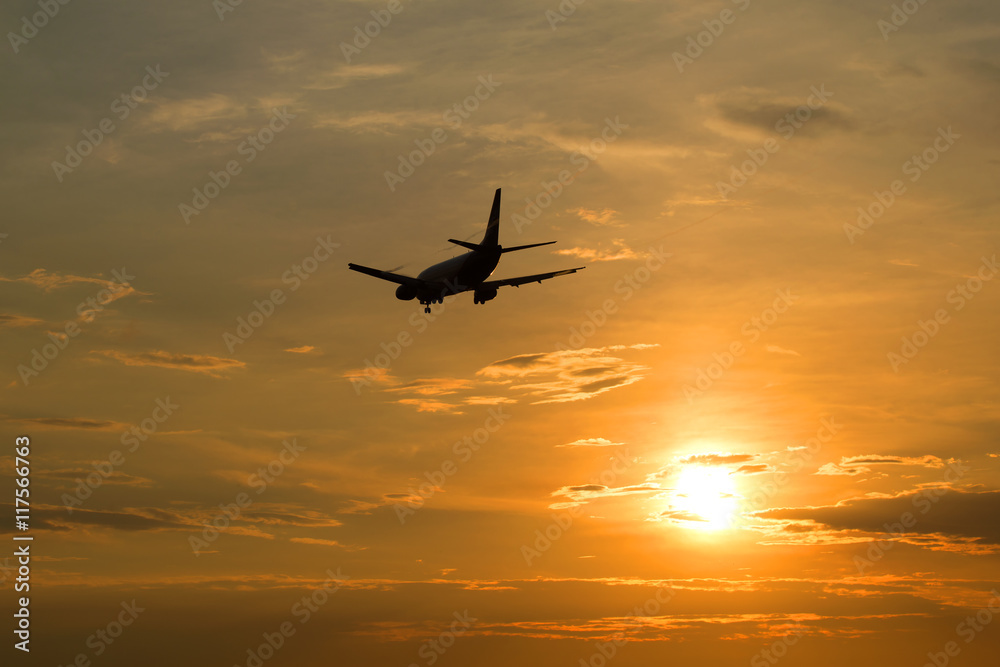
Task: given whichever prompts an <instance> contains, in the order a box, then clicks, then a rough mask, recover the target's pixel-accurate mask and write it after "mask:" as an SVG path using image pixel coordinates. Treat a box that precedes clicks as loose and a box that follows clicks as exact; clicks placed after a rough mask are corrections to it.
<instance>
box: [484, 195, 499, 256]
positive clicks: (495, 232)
mask: <svg viewBox="0 0 1000 667" xmlns="http://www.w3.org/2000/svg"><path fill="white" fill-rule="evenodd" d="M498 245H500V188H497V192H496V194H495V195H493V208H492V209H490V219H489V222H487V223H486V234H485V235H483V240H482V242H481V243H480V244H479V246H480V247H481V248H484V249H485V248H491V249H492V248H495V247H497V246H498Z"/></svg>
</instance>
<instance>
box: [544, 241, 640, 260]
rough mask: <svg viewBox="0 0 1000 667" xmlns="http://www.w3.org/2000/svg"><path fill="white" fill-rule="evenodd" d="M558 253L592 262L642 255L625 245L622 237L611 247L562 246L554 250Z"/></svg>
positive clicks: (613, 242)
mask: <svg viewBox="0 0 1000 667" xmlns="http://www.w3.org/2000/svg"><path fill="white" fill-rule="evenodd" d="M553 254H556V255H568V256H570V257H579V258H580V259H585V260H587V261H591V262H614V261H616V260H619V259H639V258H640V257H642V255H640V254H638V253H636V252H635V251H634V250H632V249H631V248H629V247H628V246H627V245H625V241H623V240H622V239H614V240H613V241H612V242H611V247H610V248H597V249H595V248H581V247H575V248H560V249H559V250H555V251H553Z"/></svg>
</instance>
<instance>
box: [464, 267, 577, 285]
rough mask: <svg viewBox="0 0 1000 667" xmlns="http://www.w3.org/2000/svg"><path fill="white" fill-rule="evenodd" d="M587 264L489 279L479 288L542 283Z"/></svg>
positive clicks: (573, 271)
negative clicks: (529, 274)
mask: <svg viewBox="0 0 1000 667" xmlns="http://www.w3.org/2000/svg"><path fill="white" fill-rule="evenodd" d="M585 268H587V267H585V266H578V267H576V268H575V269H563V270H562V271H552V272H550V273H536V274H535V275H533V276H519V277H517V278H504V279H503V280H487V281H486V282H484V283H482V284H481V285H480V286H479V289H483V288H485V289H496V288H498V287H505V286H507V285H513V286H514V287H519V286H521V285H526V284H527V283H540V282H542V281H543V280H548V279H549V278H557V277H559V276H566V275H569V274H570V273H576V272H577V271H580V270H581V269H585Z"/></svg>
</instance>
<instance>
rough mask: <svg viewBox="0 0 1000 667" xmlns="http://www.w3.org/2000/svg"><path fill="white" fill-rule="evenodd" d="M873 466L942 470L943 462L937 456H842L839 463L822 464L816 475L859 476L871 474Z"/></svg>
mask: <svg viewBox="0 0 1000 667" xmlns="http://www.w3.org/2000/svg"><path fill="white" fill-rule="evenodd" d="M873 465H906V466H921V467H924V468H943V467H944V465H945V462H944V461H942V460H941V459H940V458H938V457H937V456H932V455H930V454H928V455H926V456H886V455H882V454H861V455H857V456H842V457H841V458H840V463H824V464H823V465H822V466H820V468H819V470H817V471H816V472H815V473H814V474H816V475H849V476H853V475H861V474H864V473H868V472H871V468H870V467H869V466H873Z"/></svg>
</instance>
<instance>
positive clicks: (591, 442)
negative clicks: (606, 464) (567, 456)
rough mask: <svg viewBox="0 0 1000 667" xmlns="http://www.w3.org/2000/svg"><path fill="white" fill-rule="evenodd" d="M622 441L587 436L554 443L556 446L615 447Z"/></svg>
mask: <svg viewBox="0 0 1000 667" xmlns="http://www.w3.org/2000/svg"><path fill="white" fill-rule="evenodd" d="M623 444H625V443H623V442H611V441H610V440H608V439H606V438H587V439H585V440H574V441H573V442H567V443H566V444H564V445H556V447H617V446H618V445H623Z"/></svg>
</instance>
